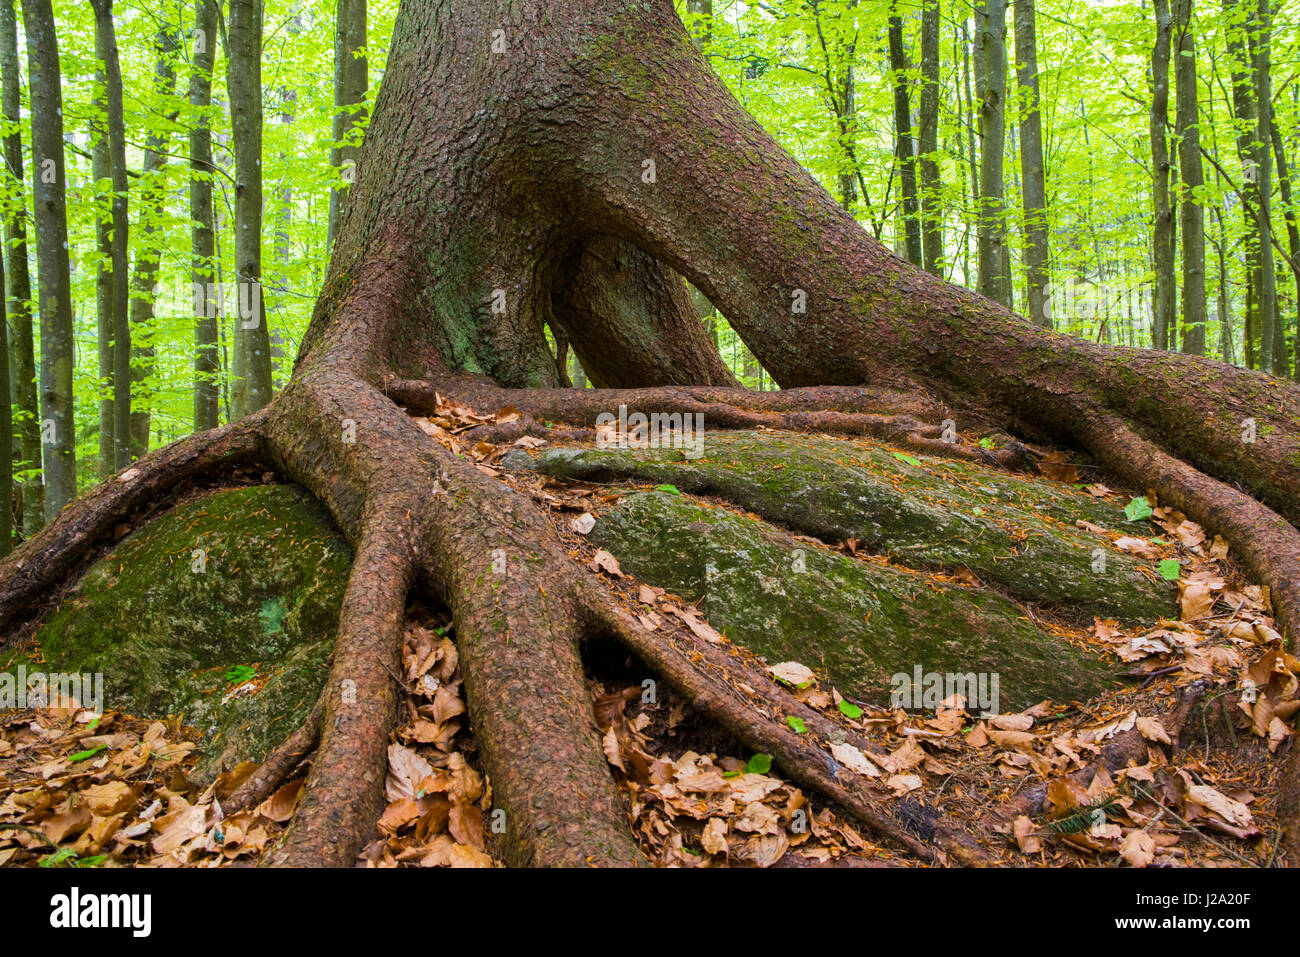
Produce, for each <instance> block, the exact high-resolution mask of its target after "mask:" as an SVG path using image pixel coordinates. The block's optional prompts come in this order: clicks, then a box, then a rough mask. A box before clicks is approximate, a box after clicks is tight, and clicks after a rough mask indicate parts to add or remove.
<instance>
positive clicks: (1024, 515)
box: [506, 432, 1175, 622]
mask: <svg viewBox="0 0 1300 957" xmlns="http://www.w3.org/2000/svg"><path fill="white" fill-rule="evenodd" d="M506 464H507V465H511V466H514V467H527V468H534V469H538V470H540V471H543V472H547V473H549V474H551V475H555V476H557V477H561V478H571V479H586V480H590V481H610V480H615V479H630V480H639V481H643V482H652V483H669V484H672V485H674V486H676V487H677V488H680V489H682V490H683V491H686V492H691V493H694V494H698V495H713V496H718V497H720V498H723V499H726V500H727V501H729V502H733V503H735V504H736V505H739V506H742V507H744V508H746V509H748V510H749V511H752V512H755V513H756V514H758V515H761V516H762V517H763V518H765V519H767V520H768V521H770V522H775V523H777V524H779V525H781V526H784V527H786V528H789V529H793V530H794V531H797V532H802V533H804V534H807V535H813V536H816V537H818V538H821V539H822V540H824V541H827V542H830V543H837V542H841V541H845V540H848V539H856V540H857V541H858V542H859V543H860V545H861V546H862V547H863V548H865V549H867V550H869V551H872V552H875V553H877V554H880V555H883V556H886V557H888V558H890V559H891V560H893V561H895V562H897V563H898V564H901V565H905V566H907V567H910V568H921V569H930V570H944V571H949V572H951V571H956V570H957V569H959V568H963V567H964V568H967V569H969V570H970V571H971V572H973V573H974V574H975V575H976V576H977V577H978V578H979V580H980V581H982V582H985V583H987V584H990V585H992V586H994V587H996V588H998V589H999V590H1001V591H1003V592H1005V593H1006V594H1008V595H1011V596H1013V597H1015V598H1018V599H1021V600H1024V601H1028V602H1033V603H1035V604H1038V605H1041V606H1043V607H1045V608H1048V609H1050V610H1052V611H1053V612H1056V613H1057V614H1060V615H1062V616H1063V617H1066V618H1069V619H1072V620H1075V621H1080V622H1086V621H1091V620H1092V618H1093V616H1102V617H1114V618H1119V619H1121V620H1155V619H1158V618H1161V617H1167V616H1169V615H1172V614H1174V611H1175V589H1174V586H1173V585H1172V584H1171V583H1169V582H1167V581H1163V580H1162V579H1160V578H1159V576H1158V575H1157V574H1156V572H1155V569H1154V568H1153V567H1152V566H1151V565H1150V563H1143V562H1140V561H1138V560H1136V559H1134V558H1133V557H1132V556H1129V555H1126V554H1124V553H1122V552H1119V551H1116V550H1115V549H1113V548H1112V547H1110V545H1109V543H1108V542H1106V541H1105V540H1104V539H1102V538H1101V537H1099V536H1097V535H1096V534H1092V533H1089V532H1085V531H1082V530H1080V529H1079V528H1077V527H1076V526H1075V522H1076V521H1078V520H1080V519H1082V520H1084V521H1087V522H1089V523H1091V524H1093V525H1097V526H1100V527H1102V528H1108V529H1121V528H1128V529H1129V530H1130V531H1132V530H1133V529H1134V526H1133V525H1131V524H1129V525H1126V519H1125V515H1124V511H1123V509H1121V508H1120V507H1119V506H1117V505H1115V504H1114V503H1113V502H1109V501H1104V500H1099V499H1097V498H1094V497H1093V496H1091V495H1089V494H1088V493H1086V492H1083V491H1080V490H1078V489H1075V488H1072V487H1070V486H1066V485H1060V484H1055V483H1050V482H1046V481H1044V480H1041V479H1032V478H1028V477H1024V476H1020V475H1015V474H1011V473H1008V472H1004V471H1000V470H996V469H992V468H983V467H980V466H977V465H970V464H967V463H964V462H955V461H951V460H948V459H938V458H934V457H931V456H921V455H914V454H911V453H903V452H899V451H897V450H895V449H892V448H890V447H889V446H886V445H882V444H879V443H875V442H871V441H869V440H855V441H846V440H831V439H825V438H821V437H819V436H813V435H797V434H792V433H782V434H770V433H762V434H759V433H754V432H709V433H707V434H706V436H705V440H704V443H703V455H702V456H701V457H698V458H692V459H690V460H687V458H686V457H685V455H684V454H683V452H682V450H679V449H671V448H669V449H645V450H641V449H594V448H560V447H557V448H551V449H545V450H543V451H542V452H540V453H539V454H537V455H536V456H535V457H530V456H529V455H528V454H527V453H524V452H516V453H512V455H511V456H510V457H508V458H507V460H506ZM1099 550H1100V551H1099ZM1099 559H1100V560H1099Z"/></svg>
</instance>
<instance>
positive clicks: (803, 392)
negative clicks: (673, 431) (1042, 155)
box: [385, 380, 1032, 468]
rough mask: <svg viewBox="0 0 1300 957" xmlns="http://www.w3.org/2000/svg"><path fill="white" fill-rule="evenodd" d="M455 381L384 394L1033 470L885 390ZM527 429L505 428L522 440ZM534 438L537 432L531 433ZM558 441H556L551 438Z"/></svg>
mask: <svg viewBox="0 0 1300 957" xmlns="http://www.w3.org/2000/svg"><path fill="white" fill-rule="evenodd" d="M460 385H461V384H460V383H456V382H454V383H449V384H447V385H446V386H445V387H444V385H443V384H441V383H436V382H424V381H411V380H403V381H398V382H393V383H389V384H388V385H387V387H386V390H385V391H386V394H387V395H388V396H389V397H390V398H392V399H393V400H394V401H395V402H397V403H399V404H400V405H403V406H406V407H407V408H409V409H413V410H419V411H431V410H432V409H433V408H434V407H436V402H437V397H438V396H439V395H444V396H453V397H455V398H456V399H458V400H460V401H464V402H466V403H468V404H470V405H472V406H475V407H476V408H481V409H489V408H504V407H506V406H508V405H513V406H515V407H516V408H518V409H521V410H525V411H526V413H527V415H528V416H529V417H530V419H531V421H534V422H535V420H536V419H538V418H545V419H555V420H558V421H561V422H568V423H571V424H573V425H576V426H580V427H583V428H584V429H590V428H592V427H593V426H594V425H595V422H596V418H597V416H599V415H601V414H604V413H609V414H617V410H618V408H619V406H620V405H624V406H626V407H627V408H628V410H629V412H637V411H640V412H643V413H646V414H649V413H651V412H656V413H668V414H682V415H699V416H702V421H703V423H704V427H705V428H710V429H758V428H768V429H781V430H785V431H791V432H829V433H836V434H841V435H865V436H872V437H874V438H878V439H884V440H886V441H889V442H893V443H895V444H896V445H900V446H902V447H904V448H910V449H914V450H915V451H918V452H924V453H926V454H927V455H934V456H941V457H944V458H953V459H958V460H961V461H968V462H976V463H978V464H981V465H989V466H994V467H1001V468H1025V467H1028V466H1029V465H1030V464H1032V459H1031V457H1030V455H1029V453H1028V450H1027V449H1026V448H1025V447H1024V446H1022V445H1020V444H1019V443H1015V444H1014V445H1010V446H1007V447H1003V448H994V449H985V448H982V447H980V446H978V445H962V444H959V443H958V441H957V440H956V438H955V435H953V436H948V437H945V429H944V427H943V424H942V423H943V420H944V419H946V418H947V414H946V413H945V412H944V411H943V409H942V408H931V403H930V402H929V401H928V400H927V399H925V398H924V397H922V396H919V395H907V394H900V393H897V392H894V391H892V390H888V391H886V390H867V389H849V388H844V387H839V388H829V389H826V390H822V389H792V390H790V393H795V394H794V395H791V394H789V393H786V392H753V391H751V390H748V389H742V388H722V387H681V386H665V387H662V388H653V389H589V390H572V389H569V390H564V389H554V390H552V389H527V390H515V389H500V388H496V387H492V388H486V387H484V386H483V385H482V384H480V383H474V384H473V385H471V386H470V387H468V388H460V387H459V386H460ZM823 391H825V392H829V393H831V395H832V396H833V397H835V398H837V399H839V400H840V401H842V402H843V403H844V404H845V405H846V406H848V407H850V408H852V407H855V406H862V407H865V408H872V409H878V408H882V407H883V408H886V409H892V408H898V409H906V410H908V411H906V412H888V413H879V412H852V411H849V412H846V411H839V410H838V409H827V408H807V407H806V405H807V404H808V401H809V400H810V399H812V398H813V396H814V395H817V394H819V393H822V392H823ZM912 410H924V411H925V412H927V413H929V414H930V416H931V418H932V421H922V420H921V419H919V418H917V417H915V415H914V414H913V413H912ZM526 431H527V428H526V426H523V425H521V426H519V427H518V428H517V429H515V430H512V432H516V433H517V434H519V435H522V434H525V432H526ZM481 434H482V435H484V436H486V435H508V434H511V433H509V432H505V433H501V432H484V433H481ZM533 434H537V433H533ZM557 437H558V436H557Z"/></svg>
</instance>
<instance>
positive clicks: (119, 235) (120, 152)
mask: <svg viewBox="0 0 1300 957" xmlns="http://www.w3.org/2000/svg"><path fill="white" fill-rule="evenodd" d="M93 5H94V8H95V55H96V57H97V58H98V59H99V62H100V63H102V64H103V71H104V109H105V114H106V121H107V130H106V133H107V142H106V143H104V144H103V145H104V146H105V147H106V149H107V161H108V169H109V175H110V178H111V180H112V187H113V199H112V222H111V227H112V242H111V244H110V245H109V247H108V250H109V255H110V259H111V263H112V269H111V270H109V273H108V277H106V278H107V279H108V286H109V288H108V289H107V290H106V294H107V296H108V300H109V301H108V302H107V303H105V305H107V306H108V308H109V317H110V318H109V324H110V327H111V328H110V330H109V337H110V339H111V340H112V342H111V345H110V348H109V349H108V350H107V355H106V356H103V355H101V362H102V360H103V358H107V359H109V361H110V364H111V372H110V371H108V370H105V369H104V368H102V366H101V369H100V376H101V377H105V376H106V377H107V380H108V382H110V383H111V385H112V405H111V408H112V414H111V418H112V422H111V424H110V425H109V432H108V436H109V439H110V441H111V448H112V462H111V466H110V464H109V462H108V461H107V460H106V456H105V449H104V445H103V436H102V435H101V438H100V470H101V474H102V473H103V471H104V469H107V470H108V472H110V473H111V472H115V471H117V470H118V469H122V468H126V466H127V464H128V463H129V462H130V461H131V443H130V439H129V436H130V429H131V324H130V319H129V315H130V308H131V307H130V252H131V250H130V229H131V227H130V218H129V216H128V211H127V204H128V199H127V192H128V189H129V184H128V182H127V169H126V122H125V120H124V118H123V115H122V70H121V66H120V63H119V60H118V52H117V32H116V29H115V28H114V25H113V3H112V0H94V4H93ZM101 245H102V244H101ZM119 346H120V347H119ZM104 420H105V416H104V414H103V412H102V411H101V413H100V423H101V426H100V428H101V431H102V429H103V426H104V424H105V422H104Z"/></svg>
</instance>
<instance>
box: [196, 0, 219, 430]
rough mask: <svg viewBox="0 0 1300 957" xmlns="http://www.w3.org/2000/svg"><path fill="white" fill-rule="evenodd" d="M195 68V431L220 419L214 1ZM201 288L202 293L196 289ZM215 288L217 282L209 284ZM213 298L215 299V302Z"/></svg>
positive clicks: (201, 1)
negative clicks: (214, 181)
mask: <svg viewBox="0 0 1300 957" xmlns="http://www.w3.org/2000/svg"><path fill="white" fill-rule="evenodd" d="M194 7H195V19H194V43H193V50H192V55H193V63H194V66H193V70H192V71H191V73H190V107H191V108H192V109H193V110H194V120H193V123H194V125H193V126H192V127H191V128H190V133H189V140H190V143H189V146H190V219H191V220H192V222H193V226H191V228H190V263H191V265H190V281H191V283H192V284H193V287H194V290H195V294H194V296H193V297H192V298H193V300H194V305H195V316H194V430H195V431H196V432H201V431H203V430H204V429H215V428H216V427H217V424H218V423H219V422H220V419H221V416H220V409H219V405H218V403H219V401H220V391H219V387H218V381H217V380H218V376H219V375H220V372H221V358H220V355H219V353H218V347H217V338H218V330H217V323H218V322H219V321H220V319H219V318H218V315H217V312H218V301H219V300H218V297H217V296H213V297H211V298H210V297H209V296H208V294H207V293H208V288H209V285H210V284H214V283H215V282H216V263H215V262H214V257H215V255H216V237H215V235H214V234H213V229H214V218H213V217H214V210H213V207H212V177H213V175H214V174H215V171H216V167H215V166H214V164H213V160H212V67H213V62H214V60H215V53H216V42H217V5H216V0H195V4H194ZM200 289H201V290H202V295H200V294H199V290H200ZM212 290H213V292H214V293H215V292H216V291H217V287H216V286H215V285H213V286H212ZM214 300H216V301H214Z"/></svg>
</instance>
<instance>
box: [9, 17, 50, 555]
mask: <svg viewBox="0 0 1300 957" xmlns="http://www.w3.org/2000/svg"><path fill="white" fill-rule="evenodd" d="M17 2H18V0H0V84H2V85H3V91H2V93H0V108H2V112H3V114H4V118H5V122H6V123H7V124H9V130H10V132H9V133H7V134H6V135H5V137H4V159H5V171H6V176H7V177H8V179H9V183H8V186H9V188H10V189H11V190H13V192H14V197H15V198H14V202H13V204H12V206H11V209H12V213H11V214H10V215H9V216H6V217H5V223H4V237H5V247H6V249H7V252H8V257H9V258H8V268H7V269H6V271H5V280H6V288H5V293H6V302H7V304H6V310H5V311H6V313H7V314H8V321H7V323H6V327H7V329H6V332H7V338H8V341H9V372H10V383H9V385H10V390H9V395H8V397H9V398H10V399H11V400H12V404H13V407H14V409H16V410H17V412H18V415H19V422H18V452H19V459H18V462H17V467H18V469H19V470H21V471H24V472H27V473H28V475H29V477H28V478H26V479H24V480H22V481H20V482H19V490H20V492H21V494H22V499H23V511H22V530H23V534H25V535H27V536H31V535H34V534H36V532H37V531H38V530H39V529H40V527H41V525H43V524H44V523H45V504H44V503H45V486H44V483H43V482H42V481H41V416H40V405H39V400H38V398H37V390H36V349H35V336H34V335H33V332H32V307H31V298H32V286H31V277H30V275H29V273H28V269H27V255H28V252H27V223H26V219H27V213H26V206H27V202H26V186H25V183H24V179H23V140H22V124H21V111H20V109H19V103H20V89H19V72H20V68H19V60H18V24H17V17H16V15H15V13H16V12H15V7H14V5H15V4H16V3H17Z"/></svg>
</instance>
